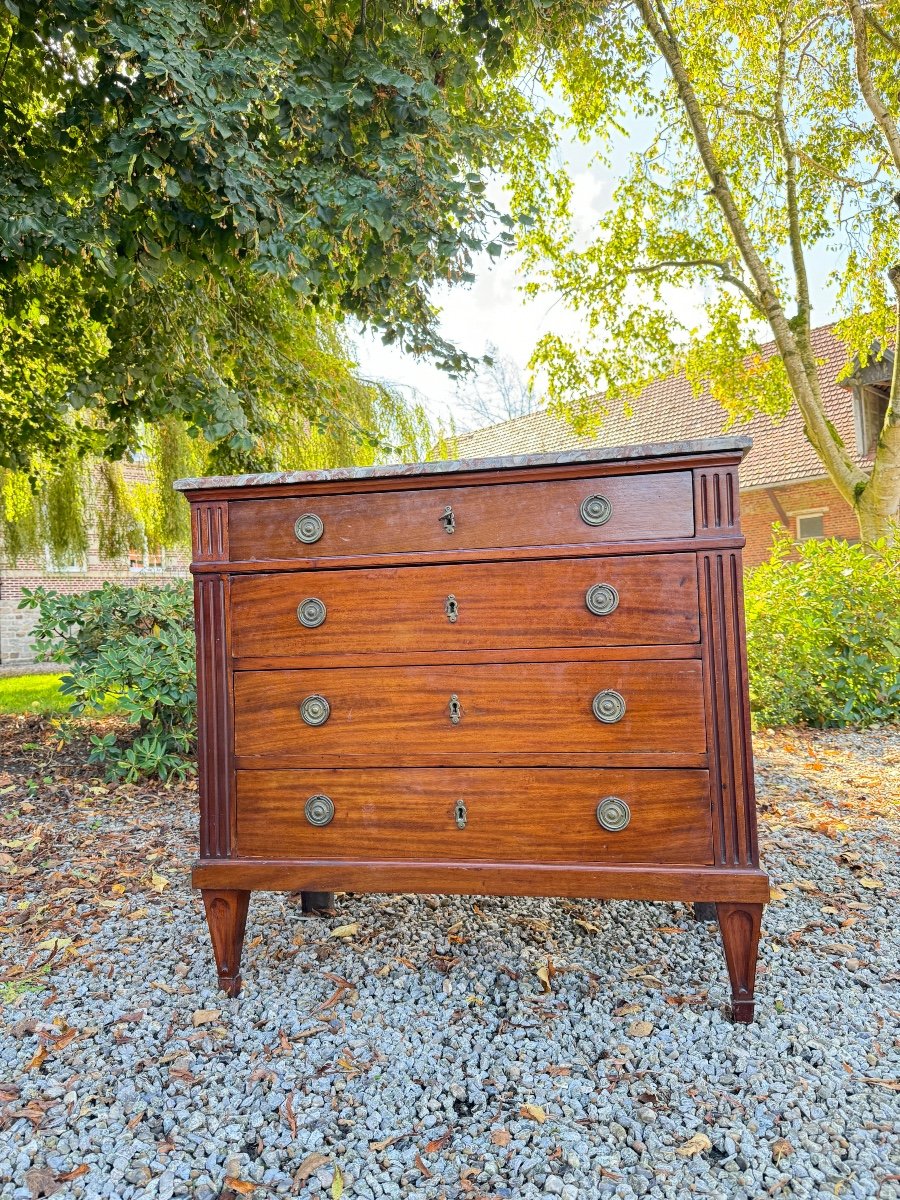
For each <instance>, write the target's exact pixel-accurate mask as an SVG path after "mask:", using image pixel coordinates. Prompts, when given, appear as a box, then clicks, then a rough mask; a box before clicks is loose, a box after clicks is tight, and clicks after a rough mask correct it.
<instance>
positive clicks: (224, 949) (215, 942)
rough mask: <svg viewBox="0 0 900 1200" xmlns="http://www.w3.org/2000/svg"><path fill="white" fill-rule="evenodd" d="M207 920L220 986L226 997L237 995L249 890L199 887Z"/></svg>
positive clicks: (239, 983)
mask: <svg viewBox="0 0 900 1200" xmlns="http://www.w3.org/2000/svg"><path fill="white" fill-rule="evenodd" d="M201 894H202V896H203V905H204V907H205V909H206V923H207V925H208V926H209V936H210V938H211V939H212V946H213V954H214V955H215V957H216V970H217V971H218V973H219V987H220V988H221V989H222V991H223V992H224V993H225V994H226V996H236V995H237V994H238V992H239V991H240V990H241V950H242V949H243V946H244V930H245V928H246V927H247V905H248V904H249V903H250V893H249V892H243V891H238V890H237V889H236V888H228V889H222V890H221V891H219V890H218V889H215V888H202V889H201Z"/></svg>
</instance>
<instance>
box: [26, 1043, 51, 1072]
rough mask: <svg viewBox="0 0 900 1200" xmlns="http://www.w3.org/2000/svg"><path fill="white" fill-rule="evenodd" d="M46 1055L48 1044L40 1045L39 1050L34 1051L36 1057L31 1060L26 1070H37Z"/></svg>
mask: <svg viewBox="0 0 900 1200" xmlns="http://www.w3.org/2000/svg"><path fill="white" fill-rule="evenodd" d="M46 1057H47V1047H46V1046H38V1048H37V1050H36V1051H35V1052H34V1058H33V1059H32V1060H31V1062H30V1063H27V1064H26V1066H25V1070H26V1071H36V1070H37V1069H38V1067H40V1066H41V1065H42V1064H43V1062H44V1059H45V1058H46Z"/></svg>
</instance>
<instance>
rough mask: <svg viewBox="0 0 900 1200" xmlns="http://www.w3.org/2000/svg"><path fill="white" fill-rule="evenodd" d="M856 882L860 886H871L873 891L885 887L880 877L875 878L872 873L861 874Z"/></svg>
mask: <svg viewBox="0 0 900 1200" xmlns="http://www.w3.org/2000/svg"><path fill="white" fill-rule="evenodd" d="M856 882H857V883H858V884H859V886H860V887H864V888H869V889H870V890H871V891H874V890H875V889H876V888H883V887H884V884H883V883H882V882H881V880H880V879H873V878H872V876H871V875H861V876H860V878H859V879H858V880H857V881H856Z"/></svg>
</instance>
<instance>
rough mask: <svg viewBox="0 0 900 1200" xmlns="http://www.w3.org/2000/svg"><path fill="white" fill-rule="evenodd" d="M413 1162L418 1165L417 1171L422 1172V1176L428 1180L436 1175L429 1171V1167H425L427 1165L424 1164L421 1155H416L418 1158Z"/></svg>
mask: <svg viewBox="0 0 900 1200" xmlns="http://www.w3.org/2000/svg"><path fill="white" fill-rule="evenodd" d="M413 1162H414V1163H415V1164H416V1167H417V1169H418V1170H419V1171H421V1172H422V1175H423V1176H424V1177H425V1178H426V1179H431V1177H432V1176H433V1175H434V1171H429V1170H428V1168H427V1167H426V1166H425V1164H424V1163H423V1162H422V1157H421V1155H419V1154H416V1156H415V1157H414V1158H413Z"/></svg>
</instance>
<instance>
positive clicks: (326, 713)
mask: <svg viewBox="0 0 900 1200" xmlns="http://www.w3.org/2000/svg"><path fill="white" fill-rule="evenodd" d="M300 716H301V717H302V718H303V720H304V721H305V722H306V724H307V725H324V724H325V722H326V721H327V720H328V718H329V717H330V716H331V705H330V704H329V703H328V701H327V700H326V699H325V697H324V696H319V695H312V696H307V697H306V699H305V700H304V701H303V702H302V703H301V705H300Z"/></svg>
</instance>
